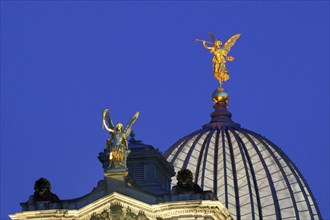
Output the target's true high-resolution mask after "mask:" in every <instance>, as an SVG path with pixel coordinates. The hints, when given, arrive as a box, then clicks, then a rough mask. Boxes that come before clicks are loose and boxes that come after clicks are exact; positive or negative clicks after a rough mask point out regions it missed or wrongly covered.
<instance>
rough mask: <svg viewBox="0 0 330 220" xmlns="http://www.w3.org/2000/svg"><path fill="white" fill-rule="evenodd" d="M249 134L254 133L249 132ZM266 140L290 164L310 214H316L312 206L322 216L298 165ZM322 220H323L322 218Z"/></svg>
mask: <svg viewBox="0 0 330 220" xmlns="http://www.w3.org/2000/svg"><path fill="white" fill-rule="evenodd" d="M248 132H250V133H254V132H252V131H248ZM264 139H265V141H266V142H267V144H268V145H271V146H273V148H275V150H276V152H277V153H278V154H279V156H280V157H281V158H285V159H286V161H287V162H288V167H289V169H290V171H291V172H292V174H293V175H294V176H295V179H297V180H298V181H297V183H298V185H299V187H300V189H301V192H302V193H303V196H304V198H305V201H306V206H307V208H308V211H309V212H310V213H314V212H313V210H312V208H311V207H312V206H314V207H315V208H316V210H317V213H319V214H320V211H319V209H318V206H317V203H316V201H315V198H314V197H313V194H312V193H311V192H310V188H309V186H308V185H307V182H306V180H305V179H304V177H303V176H302V174H301V173H300V171H299V170H298V168H297V167H296V165H295V164H294V163H293V162H292V161H291V159H290V158H289V157H288V156H287V155H286V154H285V153H284V152H283V151H282V150H281V149H280V148H279V147H278V146H276V145H275V144H274V143H272V142H271V141H270V140H268V139H266V138H264ZM290 165H291V166H290ZM299 180H301V181H302V182H303V184H302V183H301V182H300V181H299ZM306 191H307V193H308V195H307V193H306ZM309 198H311V199H312V202H313V204H310V201H309ZM297 210H298V208H297ZM298 213H299V211H298ZM320 215H321V214H320ZM309 217H312V220H313V219H314V215H312V216H309ZM321 219H322V217H321Z"/></svg>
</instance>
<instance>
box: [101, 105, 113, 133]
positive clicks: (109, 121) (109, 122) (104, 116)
mask: <svg viewBox="0 0 330 220" xmlns="http://www.w3.org/2000/svg"><path fill="white" fill-rule="evenodd" d="M104 118H105V119H106V120H107V122H108V124H107V125H108V127H109V128H110V129H114V128H115V126H114V125H113V122H112V120H111V117H110V114H109V109H107V108H106V109H104V110H103V120H104ZM104 123H106V122H105V121H104V122H103V124H102V127H103V128H104V126H105V125H104Z"/></svg>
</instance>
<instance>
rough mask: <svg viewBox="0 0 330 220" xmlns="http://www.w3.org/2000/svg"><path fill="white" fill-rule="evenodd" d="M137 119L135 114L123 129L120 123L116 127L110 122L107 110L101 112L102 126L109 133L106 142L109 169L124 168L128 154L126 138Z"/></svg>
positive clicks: (137, 113)
mask: <svg viewBox="0 0 330 220" xmlns="http://www.w3.org/2000/svg"><path fill="white" fill-rule="evenodd" d="M138 117H139V112H136V113H135V114H134V116H133V117H132V118H131V120H130V121H129V122H128V124H127V126H126V127H125V128H123V124H122V123H120V122H119V123H117V124H116V127H115V126H114V125H113V122H112V120H111V117H110V114H109V109H104V110H103V118H102V125H103V128H105V129H106V130H107V131H109V133H110V137H109V138H108V140H107V142H106V148H107V149H108V151H109V152H110V153H109V160H110V164H109V167H114V168H118V167H126V159H127V156H128V155H129V153H130V150H129V149H128V145H127V136H129V135H130V133H131V127H132V125H133V124H134V122H135V121H136V120H137V118H138Z"/></svg>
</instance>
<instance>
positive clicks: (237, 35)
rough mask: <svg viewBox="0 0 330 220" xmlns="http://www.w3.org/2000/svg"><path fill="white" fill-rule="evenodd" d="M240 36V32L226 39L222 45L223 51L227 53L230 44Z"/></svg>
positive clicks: (232, 44)
mask: <svg viewBox="0 0 330 220" xmlns="http://www.w3.org/2000/svg"><path fill="white" fill-rule="evenodd" d="M240 36H241V34H235V35H234V36H232V37H231V38H229V39H228V40H227V42H226V43H225V45H224V46H223V49H224V50H225V51H227V53H229V51H230V49H231V47H232V46H234V44H235V43H236V41H237V39H238V38H239V37H240Z"/></svg>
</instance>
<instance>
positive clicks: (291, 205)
mask: <svg viewBox="0 0 330 220" xmlns="http://www.w3.org/2000/svg"><path fill="white" fill-rule="evenodd" d="M220 92H221V91H220ZM222 93H224V90H223V89H222ZM214 95H218V96H219V94H214ZM225 95H228V94H227V93H225ZM220 96H222V97H221V98H223V96H224V95H223V94H220ZM214 98H215V97H213V100H214ZM226 98H227V99H226ZM222 100H223V99H222ZM224 100H225V101H222V102H218V103H216V104H215V105H214V108H215V111H214V112H213V113H212V114H211V122H210V123H208V124H206V125H204V126H203V127H202V128H201V129H200V130H197V131H195V132H193V133H191V134H189V135H187V136H185V137H183V138H182V139H180V140H179V141H177V142H176V143H175V144H174V145H173V146H172V147H170V148H169V149H168V150H167V151H166V152H165V153H164V156H165V158H167V160H168V161H169V162H171V163H173V165H174V167H175V171H176V172H178V171H179V170H181V169H182V168H187V169H189V170H191V171H192V172H193V174H194V182H195V183H197V184H199V185H200V186H201V188H202V189H203V190H212V191H213V192H214V193H215V194H216V195H217V197H218V199H219V200H220V201H221V202H223V203H224V204H225V205H226V207H227V208H228V209H229V211H230V212H231V214H232V215H233V217H234V219H321V214H320V211H319V209H318V206H317V204H316V201H315V199H314V197H313V195H312V192H311V190H310V188H309V187H308V185H307V183H306V181H305V179H304V177H303V176H302V175H301V173H300V172H299V170H298V169H297V167H296V166H295V164H294V163H293V162H292V161H291V160H290V159H289V158H288V157H287V156H286V155H285V153H284V152H283V151H282V150H281V149H280V148H279V147H277V146H276V145H275V144H273V143H272V142H271V141H269V140H268V139H266V138H265V137H262V136H260V135H259V134H256V133H255V132H252V131H249V130H247V129H243V128H241V127H240V125H239V124H236V123H234V122H233V121H232V120H231V113H230V112H228V111H227V102H228V96H226V97H225V99H224ZM172 182H174V183H175V182H176V180H175V179H173V180H172Z"/></svg>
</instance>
